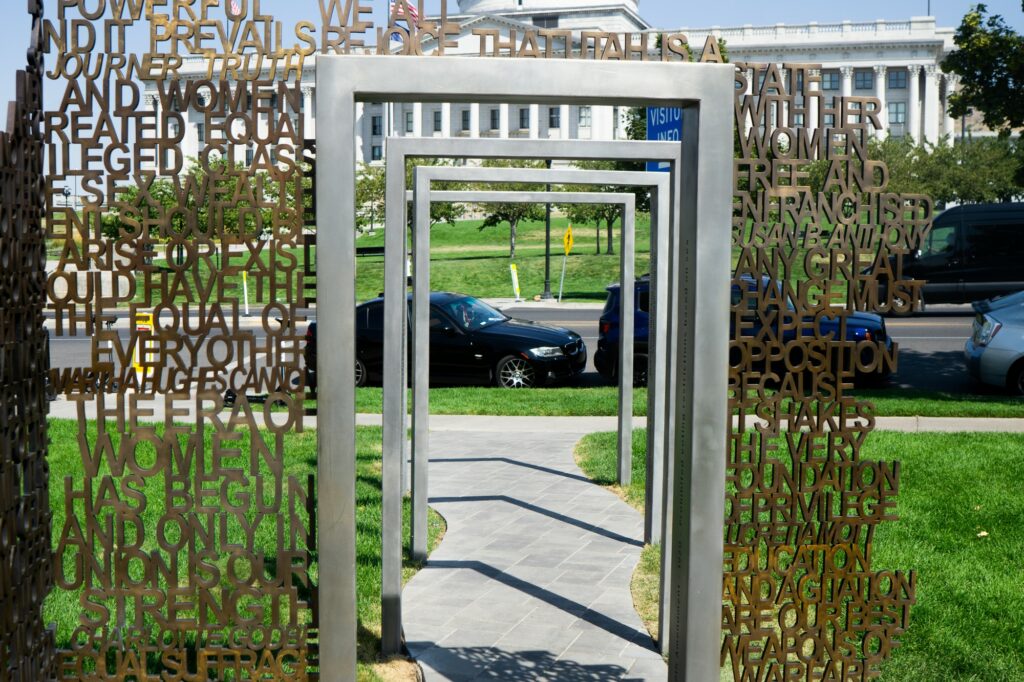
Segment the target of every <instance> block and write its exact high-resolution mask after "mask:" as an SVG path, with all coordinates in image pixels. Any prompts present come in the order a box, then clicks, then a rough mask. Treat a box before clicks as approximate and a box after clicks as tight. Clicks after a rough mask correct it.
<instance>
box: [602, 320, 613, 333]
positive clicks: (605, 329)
mask: <svg viewBox="0 0 1024 682" xmlns="http://www.w3.org/2000/svg"><path fill="white" fill-rule="evenodd" d="M611 330H612V323H611V322H602V323H601V333H602V334H607V333H608V332H610V331H611Z"/></svg>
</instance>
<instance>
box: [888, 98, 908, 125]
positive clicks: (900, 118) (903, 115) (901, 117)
mask: <svg viewBox="0 0 1024 682" xmlns="http://www.w3.org/2000/svg"><path fill="white" fill-rule="evenodd" d="M906 122H907V103H906V102H889V125H894V124H900V123H906Z"/></svg>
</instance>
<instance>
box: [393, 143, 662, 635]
mask: <svg viewBox="0 0 1024 682" xmlns="http://www.w3.org/2000/svg"><path fill="white" fill-rule="evenodd" d="M386 144H387V145H388V147H387V150H388V153H387V160H386V161H385V163H386V165H387V166H388V167H391V166H392V165H393V166H394V167H395V168H396V169H404V168H405V166H406V161H407V160H408V159H410V158H463V159H488V158H502V159H536V158H550V159H558V160H606V161H620V160H626V161H659V162H663V163H665V164H667V165H668V171H667V172H664V173H660V174H662V175H666V176H668V179H669V191H668V199H667V201H668V206H669V207H678V205H679V193H678V191H676V186H677V179H678V178H679V173H680V169H681V168H682V147H681V146H680V145H679V144H677V143H675V142H652V141H641V142H637V141H624V140H618V141H605V140H600V141H599V140H574V141H566V140H515V139H486V138H453V139H446V138H445V139H442V138H410V137H398V138H388V140H387V141H386ZM521 170H530V169H521ZM533 170H534V171H541V169H533ZM546 170H547V169H544V171H546ZM392 172H393V173H394V175H397V176H398V179H397V182H396V184H394V185H392V184H389V185H388V187H387V192H386V201H387V203H389V204H395V203H397V202H398V198H397V197H398V196H399V195H398V194H396V193H397V192H405V194H406V199H407V202H406V204H403V211H404V209H405V208H407V204H408V201H411V200H412V193H411V192H407V191H405V181H406V174H405V172H404V170H402V171H397V170H396V171H392ZM558 172H562V173H565V172H579V171H558ZM389 177H392V178H393V177H394V176H389ZM656 205H657V204H655V206H656ZM668 214H669V215H668V223H669V226H670V229H669V231H668V249H667V250H665V251H663V252H662V253H663V259H664V261H665V268H664V270H665V273H666V276H667V277H668V282H669V285H668V286H667V287H666V292H665V293H666V299H667V306H666V309H665V316H664V318H665V319H664V322H665V324H663V325H661V327H662V332H663V333H664V335H665V339H666V346H667V348H669V349H673V352H667V353H665V356H664V357H665V362H664V376H665V377H668V378H669V379H674V378H675V377H676V374H677V372H676V371H675V365H676V359H677V358H676V353H675V352H674V349H675V343H676V342H675V339H676V338H677V333H678V320H677V318H676V314H675V313H676V310H675V308H676V306H675V301H676V300H677V299H678V288H679V281H678V275H679V272H678V270H679V268H677V267H676V265H677V261H678V260H679V244H680V241H681V238H680V236H679V234H678V232H679V220H678V219H677V216H678V210H677V208H676V209H673V210H668ZM407 222H408V220H407V215H406V214H405V213H404V212H403V214H402V224H403V225H404V224H406V223H407ZM655 333H656V334H657V333H658V332H657V330H655ZM403 368H404V365H403ZM403 381H405V379H404V378H403ZM648 388H650V387H648ZM651 405H654V407H653V408H652V407H651ZM652 411H657V412H659V413H660V414H661V415H662V417H663V418H662V420H661V423H662V425H663V427H662V428H661V433H657V432H656V431H655V430H654V429H652V427H656V426H657V422H656V421H655V422H654V423H653V424H652V422H650V421H649V422H648V441H649V442H651V441H653V440H655V439H657V440H659V441H660V443H661V448H662V453H663V454H662V474H663V476H662V477H663V479H664V483H663V486H667V484H668V481H672V480H674V477H673V471H674V465H675V463H674V461H673V459H672V458H671V457H669V456H668V455H669V453H671V452H674V451H675V449H676V448H675V429H674V424H675V423H676V414H675V391H674V390H667V391H666V392H665V395H664V401H663V404H662V406H661V408H660V409H658V406H657V405H655V404H654V403H649V404H648V417H650V415H651V413H652ZM397 437H398V436H395V438H397ZM402 442H403V444H404V443H405V442H406V441H405V440H403V441H402ZM404 458H405V457H404V453H403V459H404ZM404 473H405V467H404V466H403V467H402V472H401V474H402V475H404ZM653 473H654V472H653V467H651V468H649V469H648V477H651V476H652V475H653ZM404 492H405V489H404V488H403V493H404ZM662 493H663V495H662V497H663V507H664V512H663V517H664V519H666V522H664V523H662V524H661V531H662V546H663V551H662V553H661V576H660V585H659V592H660V594H661V596H662V603H661V605H660V606H661V609H660V613H659V629H658V631H659V637H658V640H659V641H658V643H659V646H660V647H661V649H662V653H665V654H667V653H668V648H669V647H668V645H669V641H670V639H671V637H670V633H669V624H668V613H669V608H668V605H667V601H668V595H669V588H668V586H669V585H670V584H671V576H672V556H671V551H670V550H671V548H672V541H671V538H672V530H673V529H672V524H671V523H667V519H669V518H671V516H672V507H671V497H672V496H671V495H669V494H668V490H667V487H663V490H662ZM653 511H654V507H653V505H645V513H644V534H645V536H652V535H653V534H654V533H655V523H654V515H653ZM399 532H400V529H395V530H394V531H392V532H391V533H390V537H392V538H394V537H400V536H399V535H398V533H399ZM395 542H398V543H400V541H393V543H392V544H391V545H389V546H390V547H391V551H392V553H394V552H396V551H400V544H394V543H395Z"/></svg>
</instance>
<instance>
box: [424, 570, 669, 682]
mask: <svg viewBox="0 0 1024 682" xmlns="http://www.w3.org/2000/svg"><path fill="white" fill-rule="evenodd" d="M460 568H461V569H467V570H471V571H476V572H477V573H480V574H481V575H485V576H487V577H488V578H490V579H491V580H494V581H495V582H499V583H502V584H503V585H507V586H509V587H511V588H513V589H516V590H519V591H520V592H523V593H524V594H528V595H530V596H531V597H533V598H535V599H540V600H541V601H544V602H546V603H548V604H550V605H551V606H554V607H555V608H557V609H560V610H562V611H565V612H566V613H570V614H572V615H574V616H576V617H578V618H579V619H580V620H583V621H586V622H587V623H590V624H591V625H593V626H595V627H598V628H601V629H602V630H604V631H605V632H608V633H611V634H613V635H615V636H616V637H619V638H620V639H622V640H623V641H625V642H631V643H633V644H636V645H638V646H641V647H643V648H645V649H649V650H650V651H656V650H657V648H656V647H655V645H654V640H652V639H651V636H650V635H649V634H648V633H647V632H641V631H638V630H636V629H634V628H632V627H630V626H629V625H625V624H623V623H620V622H619V621H617V620H615V619H614V618H609V617H608V616H606V615H604V614H603V613H601V612H599V611H594V610H593V609H590V608H588V607H586V606H584V605H583V604H580V603H579V602H576V601H573V600H572V599H569V598H567V597H563V596H561V595H560V594H556V593H554V592H552V591H550V590H546V589H544V588H543V587H538V586H537V585H534V584H533V583H531V582H528V581H526V580H522V579H520V578H516V577H515V576H511V575H509V574H507V573H505V572H504V571H501V570H499V569H497V568H495V567H494V566H491V565H490V564H485V563H484V562H482V561H430V560H428V562H427V566H426V569H427V570H429V569H460ZM498 679H502V678H498ZM556 679H558V678H556Z"/></svg>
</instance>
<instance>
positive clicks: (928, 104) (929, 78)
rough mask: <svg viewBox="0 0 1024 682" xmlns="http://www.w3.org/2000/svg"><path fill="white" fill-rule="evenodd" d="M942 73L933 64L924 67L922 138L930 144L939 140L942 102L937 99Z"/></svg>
mask: <svg viewBox="0 0 1024 682" xmlns="http://www.w3.org/2000/svg"><path fill="white" fill-rule="evenodd" d="M941 79H942V74H941V73H940V72H939V67H938V66H936V65H935V64H928V65H926V66H925V67H924V139H925V140H926V141H928V142H930V143H932V144H935V143H936V142H938V141H939V121H940V120H941V113H942V112H941V109H942V104H941V103H940V101H939V81H940V80H941Z"/></svg>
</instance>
